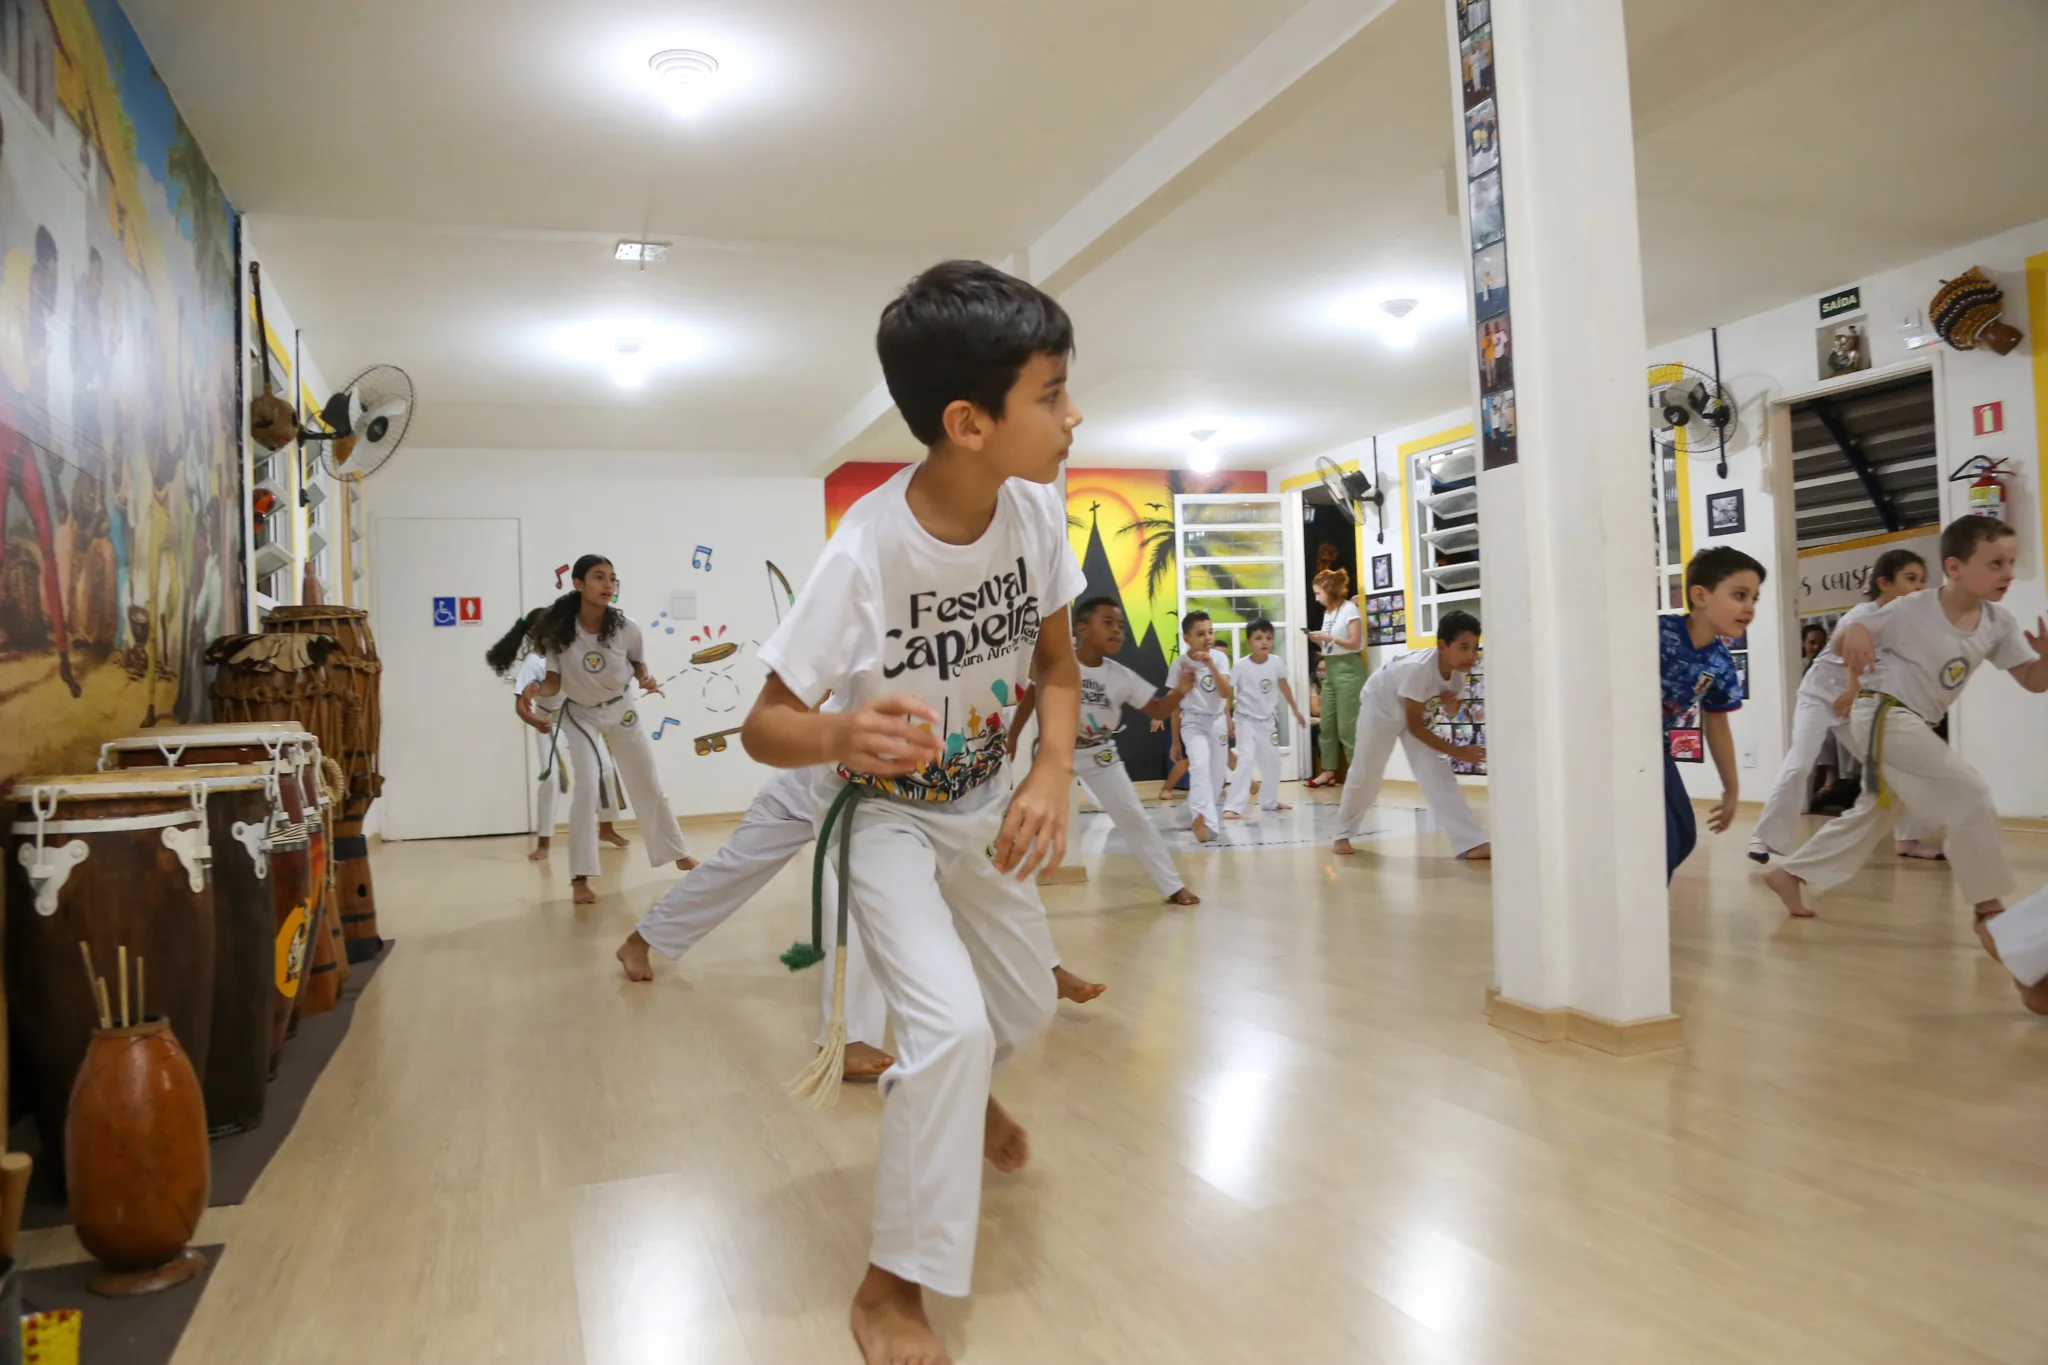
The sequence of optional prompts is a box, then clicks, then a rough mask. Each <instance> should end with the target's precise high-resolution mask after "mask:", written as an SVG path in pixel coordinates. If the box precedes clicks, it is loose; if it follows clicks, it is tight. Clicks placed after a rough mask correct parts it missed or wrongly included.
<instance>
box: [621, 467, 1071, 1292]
mask: <svg viewBox="0 0 2048 1365" xmlns="http://www.w3.org/2000/svg"><path fill="white" fill-rule="evenodd" d="M918 468H919V466H915V465H913V466H911V467H910V468H908V469H905V470H903V471H901V472H900V473H898V474H896V475H895V476H894V477H892V478H891V479H890V480H889V481H888V482H887V483H885V484H883V485H882V486H881V487H880V488H878V489H876V490H875V491H874V492H872V493H869V494H868V495H867V496H865V497H863V498H861V499H860V500H859V501H858V502H856V503H855V504H854V505H853V507H852V508H851V509H850V510H849V511H848V512H847V514H846V516H845V518H844V519H843V520H841V522H840V523H839V529H838V530H837V531H836V532H835V533H834V534H833V536H832V539H831V541H830V542H828V543H827V544H826V546H825V552H824V554H823V555H821V556H820V557H819V560H818V564H817V567H816V568H815V569H814V570H812V573H811V578H810V582H809V583H808V584H806V585H805V587H804V590H803V592H802V593H800V594H799V595H798V597H797V600H796V605H795V607H794V608H792V609H791V610H790V612H789V614H788V615H787V616H785V617H784V618H783V622H782V625H781V626H780V627H779V628H778V629H777V630H776V632H775V634H774V635H773V636H771V637H770V638H769V640H768V642H767V643H766V644H765V645H763V646H762V647H761V662H762V663H763V664H765V665H766V666H767V668H768V669H769V671H770V672H772V673H774V674H775V676H776V677H777V678H779V679H781V681H782V683H783V685H784V686H786V687H788V688H789V690H790V692H791V693H792V694H793V695H794V696H795V697H796V698H797V699H798V700H799V701H800V702H802V703H803V704H804V705H807V706H816V705H818V704H819V703H820V702H822V701H823V700H824V699H825V696H826V694H827V693H830V694H832V695H834V696H835V697H837V698H839V699H840V701H841V703H842V704H843V705H845V706H846V707H847V708H848V709H850V710H851V709H857V708H859V707H861V706H863V705H865V704H867V703H868V702H869V701H872V700H874V699H876V698H879V697H882V696H886V695H888V694H890V693H908V694H909V695H911V696H914V697H916V698H918V699H919V700H920V701H922V702H923V703H924V704H925V705H927V706H929V707H930V708H931V710H932V712H933V713H934V714H935V715H937V716H938V717H939V720H938V722H937V724H936V725H934V726H932V729H933V732H934V734H935V735H936V736H937V738H938V739H939V742H940V747H941V752H942V754H943V757H942V758H941V759H939V760H938V761H936V762H934V763H932V764H931V765H929V766H928V767H926V768H925V769H924V770H922V771H920V772H917V773H913V774H910V775H908V776H905V777H900V778H888V779H882V778H876V777H872V776H869V775H865V774H861V775H855V776H853V777H852V778H851V779H847V778H844V777H842V776H840V775H836V774H835V775H828V777H827V778H826V779H825V780H824V782H823V784H822V789H821V791H820V798H821V805H820V809H821V810H822V809H823V808H824V807H823V804H822V802H823V799H824V798H825V797H828V796H832V795H835V794H836V792H837V790H838V789H839V788H840V787H841V786H842V785H843V782H844V781H846V780H853V781H857V782H859V783H860V784H861V785H862V786H864V787H866V788H868V790H869V791H870V792H871V793H872V795H870V796H869V797H868V798H867V799H864V800H862V801H861V802H859V804H858V805H855V806H853V807H851V808H850V809H851V811H852V815H853V819H854V826H853V845H852V863H851V867H852V876H853V880H854V899H853V914H854V917H855V919H856V920H857V922H858V924H859V926H860V935H861V941H862V943H863V945H864V946H865V948H866V951H867V960H868V966H869V969H870V970H872V971H873V972H874V974H875V979H876V980H877V981H879V982H880V983H881V987H882V997H883V999H884V1001H885V1002H886V1003H887V1006H888V1012H889V1017H890V1019H891V1020H892V1021H893V1023H894V1025H895V1030H896V1045H897V1047H896V1053H897V1057H898V1061H897V1064H896V1065H895V1066H894V1067H891V1068H890V1069H889V1070H888V1071H887V1072H886V1073H884V1075H883V1076H882V1080H881V1089H882V1096H883V1102H882V1132H881V1144H880V1151H879V1153H878V1155H877V1159H876V1170H875V1203H874V1240H873V1242H872V1244H871V1246H870V1248H869V1253H868V1259H869V1261H870V1262H871V1263H872V1264H874V1265H876V1266H879V1267H880V1268H882V1269H883V1270H887V1271H889V1272H891V1273H893V1274H896V1275H900V1276H902V1277H903V1278H904V1279H907V1280H911V1281H913V1282H915V1283H917V1284H920V1285H924V1286H926V1287H928V1288H930V1289H933V1290H935V1291H937V1292H938V1293H941V1294H947V1295H952V1296H955V1297H958V1296H962V1295H965V1294H966V1293H967V1292H968V1286H969V1283H970V1281H971V1279H972V1275H973V1268H974V1241H975V1233H976V1231H977V1229H978V1227H979V1224H980V1215H981V1171H982V1138H983V1130H984V1127H985V1125H986V1120H987V1111H988V1097H989V1083H990V1080H991V1079H992V1075H993V1072H994V1069H995V1068H996V1067H998V1066H1000V1065H1002V1063H1003V1062H1005V1061H1007V1060H1008V1059H1009V1057H1010V1056H1011V1055H1012V1054H1014V1053H1015V1052H1016V1051H1017V1049H1018V1048H1020V1047H1022V1046H1024V1045H1025V1044H1027V1043H1029V1042H1030V1041H1031V1040H1032V1039H1033V1038H1035V1037H1037V1036H1038V1034H1040V1033H1041V1032H1043V1031H1044V1029H1045V1026H1046V1025H1047V1023H1049V1022H1050V1021H1051V1019H1052V1012H1053V1007H1054V1003H1055V995H1054V984H1053V974H1052V968H1053V967H1054V965H1055V964H1056V963H1057V960H1058V958H1057V954H1055V953H1054V951H1053V946H1052V935H1051V933H1050V932H1049V930H1048V928H1047V926H1046V920H1045V907H1044V905H1043V904H1041V903H1040V901H1039V899H1038V889H1037V886H1036V885H1035V884H1034V883H1032V882H1030V881H1028V880H1027V881H1024V882H1019V881H1018V880H1017V879H1016V878H1015V877H1014V876H1011V875H1006V874H1004V873H1002V872H999V871H997V870H996V867H995V862H994V859H993V857H992V856H991V854H992V851H993V849H994V846H995V842H996V839H997V838H998V837H999V835H1000V834H1001V832H1002V823H1003V814H1004V812H1005V810H1006V809H1007V808H1008V806H1009V801H1010V792H1011V788H1010V783H1009V782H1008V781H1007V780H1006V779H1005V778H1004V774H1003V753H1004V746H1005V744H1006V742H1007V739H1008V734H1007V731H1006V727H1005V726H1004V724H1003V722H1002V719H1001V710H1002V708H1003V707H1006V706H1009V705H1012V704H1014V703H1015V701H1016V700H1017V695H1018V693H1019V692H1020V691H1021V689H1022V688H1023V686H1024V684H1025V683H1026V682H1027V681H1028V680H1029V678H1030V674H1031V664H1032V657H1033V652H1034V650H1035V649H1036V647H1037V644H1038V639H1039V634H1040V630H1041V628H1042V626H1043V623H1044V621H1045V620H1046V618H1048V617H1051V616H1052V615H1053V614H1054V613H1056V612H1060V611H1063V610H1064V609H1065V608H1066V606H1067V604H1068V603H1070V602H1072V601H1073V600H1074V598H1075V597H1077V596H1078V595H1079V594H1080V592H1081V590H1082V588H1083V587H1085V586H1086V580H1085V579H1084V578H1083V576H1082V574H1081V566H1080V565H1079V564H1078V563H1076V562H1075V559H1074V552H1073V550H1072V548H1071V547H1070V546H1069V545H1068V543H1067V520H1066V504H1065V502H1064V500H1063V499H1062V498H1061V496H1060V493H1059V490H1058V489H1057V488H1053V487H1050V486H1047V485H1042V484H1035V483H1030V482H1027V481H1026V480H1023V479H1011V480H1010V481H1008V482H1007V483H1005V484H1003V486H1002V488H1001V490H1000V491H999V492H998V493H997V495H996V511H995V516H994V517H993V518H992V519H991V520H990V522H989V526H988V529H987V530H986V531H984V532H983V533H982V535H981V538H980V539H979V540H977V541H975V542H974V543H973V544H971V545H953V544H948V543H946V542H943V541H940V540H938V539H936V538H934V537H933V536H932V535H931V534H930V533H929V532H927V531H926V530H925V529H924V527H923V526H922V525H920V524H919V523H918V520H917V518H916V517H915V516H914V515H913V514H912V513H911V511H910V506H909V503H908V502H907V501H906V498H905V490H906V489H907V488H908V486H909V483H910V480H911V478H912V477H913V476H914V474H915V473H916V471H917V469H918ZM621 766H623V764H622V765H621ZM842 818H843V817H842ZM833 852H834V857H835V858H836V857H837V852H838V851H837V849H836V847H835V849H834V851H833Z"/></svg>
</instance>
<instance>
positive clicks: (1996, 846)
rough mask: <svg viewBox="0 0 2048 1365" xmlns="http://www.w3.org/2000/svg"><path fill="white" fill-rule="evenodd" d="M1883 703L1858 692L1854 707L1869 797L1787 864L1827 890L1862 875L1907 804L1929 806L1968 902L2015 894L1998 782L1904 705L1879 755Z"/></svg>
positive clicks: (1888, 722) (1813, 887) (1927, 814)
mask: <svg viewBox="0 0 2048 1365" xmlns="http://www.w3.org/2000/svg"><path fill="white" fill-rule="evenodd" d="M1878 704H1879V703H1878V699H1877V698H1875V697H1858V698H1857V699H1856V707H1855V709H1854V710H1852V711H1851V712H1850V713H1849V732H1848V735H1847V736H1846V741H1847V743H1848V745H1849V747H1850V749H1851V751H1852V752H1854V753H1855V754H1856V756H1857V757H1858V758H1860V759H1862V760H1863V768H1864V772H1863V795H1862V796H1860V797H1858V798H1857V800H1856V804H1855V805H1853V806H1851V807H1850V808H1849V809H1848V811H1847V812H1846V813H1844V814H1842V815H1838V816H1836V817H1835V818H1834V819H1832V820H1830V821H1828V822H1827V824H1826V825H1824V826H1822V827H1821V829H1820V832H1819V833H1817V834H1815V835H1814V836H1813V837H1812V838H1811V839H1808V840H1807V841H1806V845H1805V847H1803V848H1801V849H1800V850H1799V851H1798V852H1797V853H1795V854H1793V855H1792V857H1791V858H1790V859H1789V860H1788V861H1787V862H1786V864H1785V870H1786V871H1787V872H1790V873H1791V874H1792V875H1793V876H1795V877H1797V878H1799V880H1800V881H1802V882H1805V883H1806V887H1807V890H1809V891H1811V892H1812V893H1813V894H1814V895H1816V896H1823V895H1826V894H1827V893H1828V892H1829V891H1832V890H1834V889H1835V888H1836V887H1838V886H1840V885H1841V884H1842V883H1843V882H1846V881H1848V880H1849V878H1851V877H1853V876H1855V875H1856V873H1857V871H1858V869H1860V868H1861V867H1862V866H1863V863H1864V860H1865V859H1867V858H1868V857H1869V856H1870V851H1871V850H1872V849H1873V848H1875V847H1877V844H1878V841H1879V840H1881V839H1883V838H1884V836H1885V835H1886V834H1888V833H1890V832H1891V829H1892V824H1893V821H1894V820H1896V819H1897V817H1898V815H1899V812H1900V810H1901V809H1902V808H1903V809H1907V810H1916V811H1920V812H1922V814H1923V818H1924V819H1926V820H1928V821H1931V822H1934V823H1937V824H1939V825H1940V827H1941V828H1942V829H1944V830H1945V831H1947V836H1948V837H1947V843H1946V850H1947V853H1948V861H1949V866H1950V868H1952V869H1953V870H1954V872H1955V878H1956V889H1957V890H1958V891H1960V892H1962V894H1963V899H1964V900H1966V901H1968V902H1969V903H1970V904H1971V905H1981V904H1983V903H1984V902H1985V901H1989V900H1999V899H2001V898H2003V897H2005V896H2009V895H2011V894H2012V891H2013V878H2012V868H2011V867H2010V866H2009V865H2008V864H2007V863H2006V860H2005V848H2004V846H2003V845H2002V844H2001V843H2000V842H1999V839H1998V808H1997V806H1996V805H1994V804H1993V803H1992V800H1991V788H1990V787H1989V786H1987V785H1985V782H1984V779H1983V778H1981V777H1979V776H1978V775H1977V771H1976V769H1974V768H1972V767H1971V766H1970V765H1969V764H1967V763H1965V762H1963V760H1962V756H1961V755H1959V754H1958V753H1956V751H1955V750H1954V749H1953V748H1952V747H1950V746H1949V745H1947V744H1944V743H1942V742H1941V736H1939V735H1937V734H1935V733H1934V731H1933V730H1932V729H1931V728H1929V726H1928V724H1927V722H1926V721H1924V720H1922V719H1920V717H1919V716H1917V715H1914V714H1913V713H1912V712H1911V711H1908V710H1907V709H1906V708H1905V707H1903V706H1890V707H1887V708H1886V710H1885V723H1884V737H1883V742H1882V745H1881V750H1880V753H1879V754H1878V755H1876V756H1875V759H1874V761H1873V756H1872V755H1871V753H1870V752H1869V746H1870V726H1871V721H1872V720H1873V719H1874V718H1875V717H1876V715H1877V708H1878ZM1880 782H1881V783H1882V786H1883V788H1884V790H1885V791H1886V792H1888V793H1889V795H1890V800H1889V803H1888V804H1885V805H1879V804H1878V792H1879V786H1880Z"/></svg>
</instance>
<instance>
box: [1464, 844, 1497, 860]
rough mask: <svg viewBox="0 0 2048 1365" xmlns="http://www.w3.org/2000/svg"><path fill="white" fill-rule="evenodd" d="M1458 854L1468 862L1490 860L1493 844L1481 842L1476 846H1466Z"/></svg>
mask: <svg viewBox="0 0 2048 1365" xmlns="http://www.w3.org/2000/svg"><path fill="white" fill-rule="evenodd" d="M1458 856H1459V857H1460V858H1463V859H1464V860H1465V861H1466V862H1468V863H1484V862H1490V861H1491V860H1492V858H1493V845H1492V844H1481V845H1480V846H1479V847H1477V848H1468V849H1466V850H1465V851H1464V852H1463V853H1460V854H1459V855H1458Z"/></svg>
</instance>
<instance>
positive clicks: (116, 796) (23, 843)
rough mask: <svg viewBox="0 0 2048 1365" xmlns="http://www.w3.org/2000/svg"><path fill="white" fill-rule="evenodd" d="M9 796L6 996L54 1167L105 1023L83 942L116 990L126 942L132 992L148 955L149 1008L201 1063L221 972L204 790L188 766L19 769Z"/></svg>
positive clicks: (32, 1101)
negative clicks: (46, 773)
mask: <svg viewBox="0 0 2048 1365" xmlns="http://www.w3.org/2000/svg"><path fill="white" fill-rule="evenodd" d="M7 803H8V808H9V825H8V838H7V843H8V849H7V899H8V906H9V909H10V913H9V914H8V916H7V1003H8V1009H9V1013H10V1015H11V1022H12V1028H13V1032H14V1038H15V1040H16V1044H17V1047H18V1049H19V1055H20V1056H21V1058H22V1060H23V1062H24V1063H25V1070H26V1072H27V1077H26V1081H27V1085H26V1093H27V1095H28V1097H29V1104H30V1107H31V1108H32V1110H33V1111H34V1113H35V1118H36V1126H37V1128H38V1129H39V1130H40V1131H41V1133H42V1137H43V1150H44V1152H45V1153H48V1154H51V1158H50V1159H52V1160H53V1163H54V1154H56V1153H59V1152H62V1151H63V1150H64V1143H63V1140H62V1135H63V1132H64V1116H65V1111H66V1109H67V1107H68V1106H69V1104H70V1100H71V1089H72V1083H73V1081H74V1080H75V1079H76V1077H77V1075H78V1069H79V1066H80V1065H81V1064H82V1063H83V1062H84V1060H85V1054H86V1049H87V1047H88V1045H89V1044H90V1043H91V1041H92V1037H93V1034H94V1032H95V1031H96V1030H97V1029H98V1027H99V1005H98V1002H97V1001H96V1000H95V999H94V998H93V991H92V988H91V985H90V983H89V982H88V981H87V979H86V972H85V964H84V963H83V962H82V961H81V960H80V958H79V953H78V945H79V943H80V942H81V941H83V942H84V943H85V944H86V945H87V947H88V948H89V949H90V951H91V953H92V963H93V969H94V971H95V972H97V973H98V974H99V975H100V976H101V977H103V978H105V979H106V981H107V985H108V992H109V994H110V996H111V995H112V994H113V993H114V992H115V989H116V976H117V962H118V950H119V949H120V948H123V947H125V948H127V950H128V965H129V977H130V991H131V994H132V992H133V990H134V988H135V978H136V977H137V975H138V974H139V972H140V968H139V967H138V963H137V959H138V958H139V959H142V960H143V961H144V962H146V963H147V964H148V971H147V998H146V999H145V1000H144V1001H143V1002H142V1003H143V1005H144V1007H145V1008H146V1009H147V1010H148V1011H149V1013H150V1014H152V1015H157V1014H161V1015H163V1016H165V1017H166V1018H167V1019H168V1021H169V1023H170V1026H171V1028H172V1030H173V1031H174V1032H175V1033H176V1034H177V1037H178V1039H179V1041H180V1042H181V1043H182V1044H183V1045H184V1050H185V1053H186V1055H187V1056H189V1057H190V1058H191V1059H192V1061H193V1063H194V1065H195V1069H199V1070H202V1071H203V1069H204V1067H205V1065H206V1058H207V1051H208V1041H209V1039H210V1038H211V1036H212V1032H213V979H214V900H213V887H212V885H211V883H210V882H209V881H208V879H207V863H208V862H209V860H210V856H211V851H212V850H211V840H210V831H209V829H208V819H207V815H208V812H207V798H206V794H205V792H204V790H203V789H202V788H200V787H198V786H196V785H195V784H194V782H193V781H192V778H191V776H190V774H188V773H184V772H176V771H150V772H145V771H135V772H113V773H85V774H79V775H76V776H65V777H31V778H24V779H22V780H21V781H19V782H17V783H15V784H14V786H12V787H11V788H9V789H8V792H7ZM115 1008H116V1009H117V1010H118V1008H119V1007H118V1005H117V1006H116V1007H115ZM115 1022H116V1023H118V1022H119V1020H118V1019H117V1020H116V1021H115ZM58 1174H59V1175H60V1176H61V1175H62V1172H61V1171H59V1172H58Z"/></svg>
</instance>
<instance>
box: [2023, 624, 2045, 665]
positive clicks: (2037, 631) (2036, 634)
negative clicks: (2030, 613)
mask: <svg viewBox="0 0 2048 1365" xmlns="http://www.w3.org/2000/svg"><path fill="white" fill-rule="evenodd" d="M2023 633H2024V634H2025V635H2026V637H2027V643H2028V644H2030V645H2032V646H2033V647H2034V652H2035V653H2036V654H2039V655H2041V656H2042V657H2043V658H2048V616H2036V617H2035V618H2034V628H2033V629H2032V630H2028V631H2024V632H2023Z"/></svg>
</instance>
